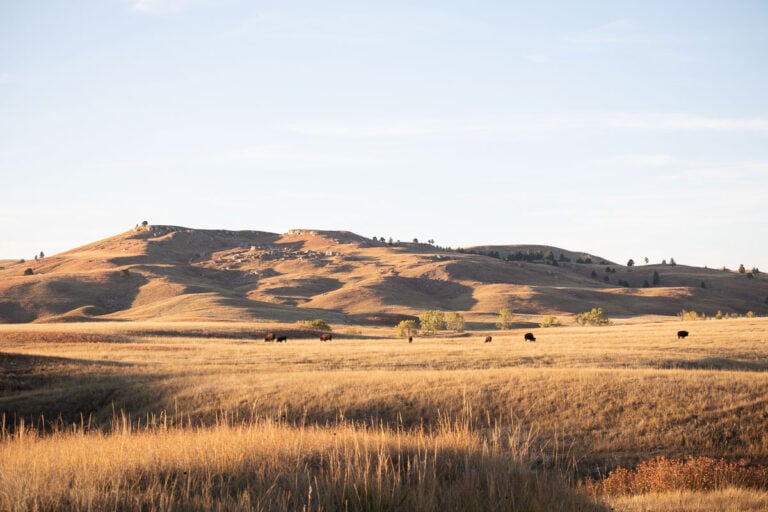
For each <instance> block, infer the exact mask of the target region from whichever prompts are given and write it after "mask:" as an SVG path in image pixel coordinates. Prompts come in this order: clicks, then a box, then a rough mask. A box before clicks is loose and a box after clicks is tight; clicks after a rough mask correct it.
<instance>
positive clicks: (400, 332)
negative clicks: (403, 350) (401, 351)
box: [395, 320, 417, 338]
mask: <svg viewBox="0 0 768 512" xmlns="http://www.w3.org/2000/svg"><path fill="white" fill-rule="evenodd" d="M416 331H417V329H416V320H403V321H401V322H400V323H399V324H397V326H396V327H395V335H396V336H398V337H400V338H405V337H406V336H413V335H414V334H416Z"/></svg>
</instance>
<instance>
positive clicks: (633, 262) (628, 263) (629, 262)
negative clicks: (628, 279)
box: [627, 258, 635, 267]
mask: <svg viewBox="0 0 768 512" xmlns="http://www.w3.org/2000/svg"><path fill="white" fill-rule="evenodd" d="M634 265H635V260H633V259H632V258H629V261H628V262H627V266H628V267H632V266H634Z"/></svg>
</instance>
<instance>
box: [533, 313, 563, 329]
mask: <svg viewBox="0 0 768 512" xmlns="http://www.w3.org/2000/svg"><path fill="white" fill-rule="evenodd" d="M562 326H563V324H562V322H560V320H558V318H557V317H556V316H552V315H544V317H543V318H542V319H541V323H540V324H539V327H562Z"/></svg>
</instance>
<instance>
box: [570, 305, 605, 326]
mask: <svg viewBox="0 0 768 512" xmlns="http://www.w3.org/2000/svg"><path fill="white" fill-rule="evenodd" d="M576 323H577V324H579V325H581V326H584V325H597V326H603V325H613V322H611V320H610V319H609V318H608V317H607V316H606V315H605V312H604V311H603V308H592V311H585V312H584V313H579V314H578V315H576Z"/></svg>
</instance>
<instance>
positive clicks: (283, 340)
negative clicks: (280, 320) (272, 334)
mask: <svg viewBox="0 0 768 512" xmlns="http://www.w3.org/2000/svg"><path fill="white" fill-rule="evenodd" d="M277 342H278V343H283V342H286V343H287V342H288V336H278V337H277Z"/></svg>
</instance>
